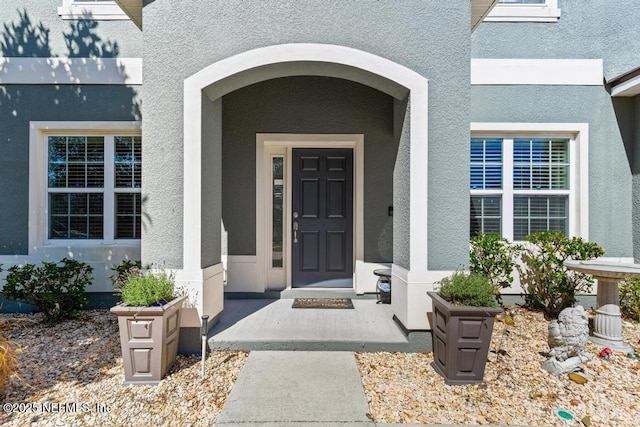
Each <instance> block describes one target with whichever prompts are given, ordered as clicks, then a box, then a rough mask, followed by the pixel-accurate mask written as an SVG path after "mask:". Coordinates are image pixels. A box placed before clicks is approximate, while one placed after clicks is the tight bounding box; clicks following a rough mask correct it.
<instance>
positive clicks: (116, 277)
mask: <svg viewBox="0 0 640 427" xmlns="http://www.w3.org/2000/svg"><path fill="white" fill-rule="evenodd" d="M111 270H113V271H115V274H113V275H112V276H111V277H110V279H111V282H112V283H113V287H114V289H118V288H120V286H122V284H123V283H124V282H125V281H126V280H127V279H128V278H129V276H138V277H142V276H143V275H144V273H143V271H142V263H141V262H140V261H131V260H129V259H125V260H123V261H122V262H121V263H120V264H118V265H116V266H114V267H112V268H111Z"/></svg>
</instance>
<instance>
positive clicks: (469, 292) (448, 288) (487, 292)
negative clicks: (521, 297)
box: [438, 271, 496, 307]
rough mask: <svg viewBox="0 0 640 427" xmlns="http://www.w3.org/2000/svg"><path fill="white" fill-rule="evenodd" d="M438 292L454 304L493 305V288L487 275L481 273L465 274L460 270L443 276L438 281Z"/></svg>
mask: <svg viewBox="0 0 640 427" xmlns="http://www.w3.org/2000/svg"><path fill="white" fill-rule="evenodd" d="M439 283H440V288H439V289H438V294H439V295H440V296H441V297H442V298H443V299H445V300H446V301H448V302H450V303H451V304H454V305H470V306H474V307H495V306H496V300H495V289H494V287H493V285H492V284H491V281H490V280H489V278H488V277H486V276H483V275H482V274H474V273H472V274H466V273H463V272H461V271H457V272H455V273H453V274H452V275H451V276H449V277H445V278H444V279H442V280H441V281H440V282H439Z"/></svg>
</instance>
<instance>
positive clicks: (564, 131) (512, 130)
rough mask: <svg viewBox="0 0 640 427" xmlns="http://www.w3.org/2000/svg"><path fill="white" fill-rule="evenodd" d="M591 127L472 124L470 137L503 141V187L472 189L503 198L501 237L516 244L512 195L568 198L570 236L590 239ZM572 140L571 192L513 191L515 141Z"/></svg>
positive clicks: (483, 194)
mask: <svg viewBox="0 0 640 427" xmlns="http://www.w3.org/2000/svg"><path fill="white" fill-rule="evenodd" d="M588 134H589V125H588V124H587V123H471V138H502V139H503V147H502V157H503V159H502V177H503V182H502V188H501V189H495V190H494V189H490V190H470V195H471V196H489V195H500V197H501V199H502V210H501V216H502V218H501V220H502V223H501V230H502V236H503V237H505V238H507V239H509V240H511V241H513V196H514V194H515V195H543V194H544V195H555V194H558V195H567V196H568V197H569V202H568V210H567V216H568V222H569V223H568V227H567V228H568V235H569V237H573V236H577V237H582V238H583V239H586V240H588V239H589V169H588V167H589V135H588ZM514 138H549V139H551V138H558V139H568V140H569V189H568V190H544V191H538V190H514V189H513V139H514Z"/></svg>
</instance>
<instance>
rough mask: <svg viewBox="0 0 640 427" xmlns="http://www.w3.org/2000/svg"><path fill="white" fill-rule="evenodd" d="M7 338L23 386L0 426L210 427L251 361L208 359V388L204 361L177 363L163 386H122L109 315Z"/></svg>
mask: <svg viewBox="0 0 640 427" xmlns="http://www.w3.org/2000/svg"><path fill="white" fill-rule="evenodd" d="M2 316H5V317H6V316H8V315H2ZM24 317H26V318H27V319H35V320H40V315H39V314H36V315H28V316H24ZM10 336H11V337H12V338H13V339H14V340H15V341H16V342H17V343H18V344H19V345H20V346H21V347H22V353H21V354H20V364H21V367H20V370H19V376H20V378H13V379H11V380H9V382H8V384H7V385H6V388H5V391H6V394H5V396H3V398H2V399H1V400H2V402H3V412H1V413H0V425H9V426H25V425H29V424H32V425H36V426H103V425H110V426H122V425H150V426H156V425H168V426H189V425H193V426H196V425H198V426H200V425H212V424H213V423H214V422H215V420H216V418H217V416H218V414H219V413H220V410H221V409H222V406H223V405H224V402H225V401H226V398H227V396H228V395H229V393H230V391H231V388H232V387H233V384H234V383H235V381H236V378H237V376H238V372H240V369H241V368H242V366H243V365H244V362H245V360H246V358H247V356H248V353H245V352H214V353H210V354H209V356H208V359H207V362H206V367H205V371H206V378H205V379H204V380H203V379H202V378H201V376H200V373H201V364H200V360H201V359H200V357H198V356H178V359H177V361H176V363H175V365H174V367H173V368H172V370H171V371H170V373H169V374H168V375H167V376H166V377H165V379H164V380H163V381H162V382H161V383H160V384H159V385H157V386H151V385H144V386H123V385H122V382H123V381H124V373H123V372H124V368H123V366H122V357H121V351H120V341H119V336H118V326H117V320H116V316H114V315H113V314H111V313H110V312H109V311H107V310H93V311H87V312H83V313H82V314H81V315H80V317H78V318H77V319H75V320H71V321H65V322H62V323H60V324H57V325H54V326H46V325H43V324H41V323H38V322H30V321H26V322H23V323H22V324H21V326H20V327H15V328H14V329H13V330H11V332H10ZM7 405H10V406H9V407H7Z"/></svg>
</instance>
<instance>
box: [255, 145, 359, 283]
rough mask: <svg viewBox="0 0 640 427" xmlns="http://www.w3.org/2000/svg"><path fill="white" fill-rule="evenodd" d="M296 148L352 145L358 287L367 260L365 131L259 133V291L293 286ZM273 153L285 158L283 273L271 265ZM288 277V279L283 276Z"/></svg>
mask: <svg viewBox="0 0 640 427" xmlns="http://www.w3.org/2000/svg"><path fill="white" fill-rule="evenodd" d="M294 148H352V149H353V158H354V174H353V190H354V191H353V212H354V216H353V257H354V262H353V265H354V280H353V283H354V287H355V286H356V277H355V265H356V261H358V260H360V261H363V260H364V135H363V134H274V133H259V134H256V264H257V271H258V272H259V274H258V277H257V280H258V283H257V284H256V285H257V286H256V287H257V288H258V290H260V289H263V290H269V289H284V288H290V287H291V263H290V262H289V257H290V254H291V239H290V238H289V231H290V230H291V215H290V212H291V191H290V189H291V188H292V187H291V185H292V182H291V173H290V171H291V167H292V164H291V157H292V156H291V154H292V151H293V149H294ZM273 155H283V156H284V157H285V165H286V167H285V174H284V178H285V182H286V183H285V190H284V191H285V195H286V198H285V206H284V218H283V224H284V234H283V242H284V248H283V249H284V254H283V257H284V264H283V271H282V273H283V274H282V275H281V274H280V273H278V272H274V271H273V270H274V269H272V268H271V266H270V265H269V264H270V257H269V253H270V251H271V235H272V232H271V221H272V216H271V202H270V200H271V199H270V198H269V197H268V195H269V194H270V192H271V174H270V167H269V165H270V162H271V158H272V156H273ZM283 278H284V282H282V279H283Z"/></svg>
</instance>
